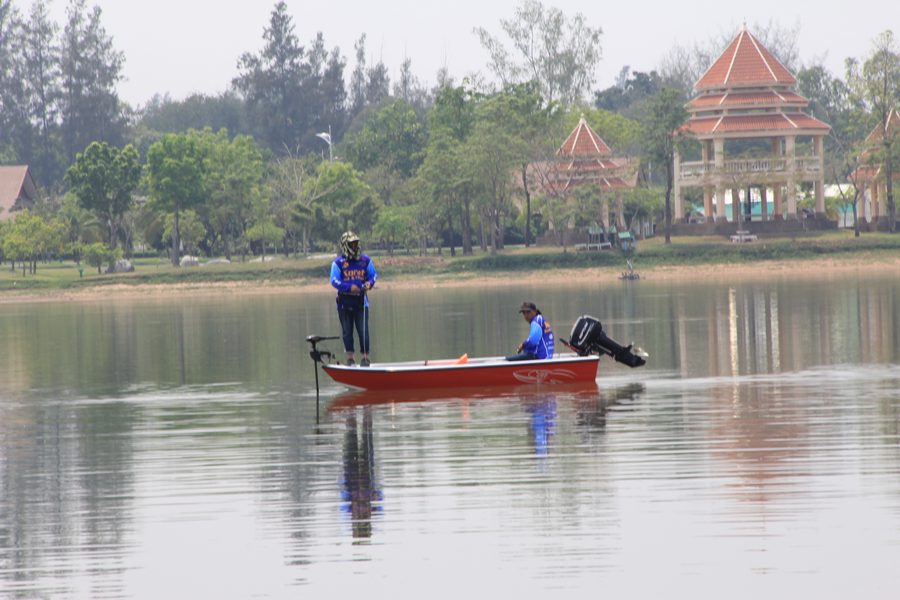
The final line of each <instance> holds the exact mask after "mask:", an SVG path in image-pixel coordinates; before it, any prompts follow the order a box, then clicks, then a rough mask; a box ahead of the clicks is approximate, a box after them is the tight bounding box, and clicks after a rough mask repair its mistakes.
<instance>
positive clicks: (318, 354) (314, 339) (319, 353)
mask: <svg viewBox="0 0 900 600" xmlns="http://www.w3.org/2000/svg"><path fill="white" fill-rule="evenodd" d="M336 339H338V337H337V336H330V337H328V336H323V335H308V336H306V341H307V342H309V345H310V346H312V349H311V350H310V351H309V357H310V358H311V359H313V362H317V363H320V362H325V361H323V360H322V359H323V358H334V354H333V353H331V352H329V351H328V350H319V349H318V348H316V344H318V343H319V342H324V341H325V340H336Z"/></svg>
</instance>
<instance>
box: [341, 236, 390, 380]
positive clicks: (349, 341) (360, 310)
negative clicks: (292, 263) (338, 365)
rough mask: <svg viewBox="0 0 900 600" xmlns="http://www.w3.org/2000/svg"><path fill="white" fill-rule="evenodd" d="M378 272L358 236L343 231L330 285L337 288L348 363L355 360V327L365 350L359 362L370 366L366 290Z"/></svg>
mask: <svg viewBox="0 0 900 600" xmlns="http://www.w3.org/2000/svg"><path fill="white" fill-rule="evenodd" d="M377 279H378V273H376V272H375V265H373V264H372V259H371V258H369V257H368V256H367V255H365V254H362V253H361V252H360V251H359V236H357V235H356V234H355V233H353V232H352V231H347V232H344V234H343V235H341V253H340V254H339V255H338V256H337V258H335V259H334V262H333V263H331V286H332V287H333V288H335V289H336V290H337V300H336V302H337V311H338V318H339V319H340V321H341V334H342V336H341V337H342V339H343V340H344V350H346V351H347V364H348V365H354V364H356V361H355V360H354V358H355V352H354V348H353V329H354V328H355V329H356V335H357V337H358V338H359V349H360V352H362V360H361V361H360V363H359V364H360V366H363V367H368V366H369V344H370V340H369V298H368V295H367V294H366V292H368V291H369V290H371V289H372V288H373V287H375V281H376V280H377Z"/></svg>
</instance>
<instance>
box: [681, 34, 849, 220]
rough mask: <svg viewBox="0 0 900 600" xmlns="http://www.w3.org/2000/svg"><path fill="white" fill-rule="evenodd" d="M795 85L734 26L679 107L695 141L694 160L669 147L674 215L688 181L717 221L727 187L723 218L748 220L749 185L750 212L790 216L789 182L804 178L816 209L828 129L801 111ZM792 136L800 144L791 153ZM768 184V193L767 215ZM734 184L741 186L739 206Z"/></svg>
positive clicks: (793, 200) (793, 199) (793, 210)
mask: <svg viewBox="0 0 900 600" xmlns="http://www.w3.org/2000/svg"><path fill="white" fill-rule="evenodd" d="M796 85H797V79H796V78H795V77H794V75H793V74H791V72H790V71H788V70H787V68H785V67H784V65H782V64H781V63H780V62H779V61H778V59H777V58H775V56H774V55H773V54H772V53H771V52H769V50H768V49H766V47H765V46H763V45H762V43H760V41H759V40H758V39H756V38H755V37H754V36H753V35H752V34H751V33H750V32H749V31H747V29H746V28H743V29H742V30H741V31H740V33H738V35H737V36H736V37H735V38H734V40H732V42H731V43H730V44H729V45H728V47H727V48H726V49H725V51H724V52H723V53H722V55H721V56H719V58H718V59H716V61H715V62H713V64H712V66H711V67H710V68H709V69H708V70H707V71H706V73H704V74H703V76H702V77H701V78H700V79H699V80H698V81H697V83H696V84H694V88H695V89H696V90H697V92H698V94H697V96H696V97H695V98H694V99H693V100H691V101H690V102H689V103H688V104H687V107H686V108H687V110H688V112H689V113H690V118H689V120H688V122H687V123H685V124H684V125H683V126H682V128H681V131H682V132H683V133H684V134H686V135H688V136H690V137H692V138H694V139H696V140H697V141H699V142H700V160H699V161H683V160H682V158H681V156H680V155H679V154H678V153H677V152H676V154H675V182H674V183H675V189H674V192H675V193H674V197H675V207H674V210H675V213H674V218H675V221H676V222H679V221H681V222H683V221H684V220H685V211H684V190H685V189H686V188H689V187H701V188H703V206H704V214H705V216H706V220H707V221H717V222H718V221H726V220H728V216H727V215H726V209H725V204H726V202H725V200H726V193H727V192H728V191H730V194H731V200H732V215H731V220H732V221H734V222H738V221H740V220H741V219H743V220H750V218H751V211H750V205H749V200H750V198H749V191H750V189H751V188H754V187H758V188H759V196H760V203H761V211H760V216H759V217H758V218H760V219H761V220H763V221H768V220H772V219H782V218H788V219H796V218H797V193H796V190H797V185H798V184H800V183H803V182H812V183H813V186H814V190H815V211H816V213H817V214H818V215H824V213H825V168H824V158H823V148H824V139H825V136H826V135H828V132H829V131H830V129H831V128H830V126H829V125H827V124H826V123H823V122H822V121H819V120H818V119H815V118H813V117H811V116H809V115H807V114H806V113H804V112H803V109H805V108H806V107H807V106H808V105H809V100H807V99H806V98H804V97H803V96H801V95H799V94H798V93H797V92H796V91H794V88H795V86H796ZM798 141H800V142H801V143H804V145H803V146H802V148H803V149H805V151H802V152H798ZM760 142H762V143H760ZM810 142H811V143H810ZM726 145H728V148H727V149H726ZM726 150H727V151H728V152H733V153H734V154H735V157H734V158H731V157H728V156H726ZM768 188H771V189H772V192H773V195H774V199H773V200H774V202H773V210H772V214H769V209H768V198H767V190H768ZM741 191H746V192H747V194H745V205H744V212H743V213H742V212H741V199H740V198H741ZM785 199H786V201H787V202H786V204H787V206H786V207H785V206H784V200H785ZM785 208H786V210H785Z"/></svg>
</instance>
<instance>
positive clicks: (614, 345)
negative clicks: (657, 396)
mask: <svg viewBox="0 0 900 600" xmlns="http://www.w3.org/2000/svg"><path fill="white" fill-rule="evenodd" d="M571 335H572V340H571V341H569V342H566V340H562V341H563V343H566V344H567V345H569V346H570V347H571V348H572V349H573V350H575V352H577V353H578V354H579V355H581V356H588V355H589V354H601V355H602V354H607V355H609V356H611V357H613V359H614V360H615V361H616V362H620V363H622V364H623V365H628V366H629V367H631V368H634V367H642V366H644V365H645V364H647V356H648V355H647V353H646V352H644V351H643V350H641V349H640V348H635V347H634V345H633V344H629V345H628V346H622V345H621V344H619V343H618V342H616V341H615V340H613V339H611V338H610V337H609V336H607V335H606V333H605V332H604V331H603V325H601V324H600V319H597V318H594V317H591V316H589V315H582V316H580V317H578V320H577V321H575V324H574V325H573V326H572V334H571Z"/></svg>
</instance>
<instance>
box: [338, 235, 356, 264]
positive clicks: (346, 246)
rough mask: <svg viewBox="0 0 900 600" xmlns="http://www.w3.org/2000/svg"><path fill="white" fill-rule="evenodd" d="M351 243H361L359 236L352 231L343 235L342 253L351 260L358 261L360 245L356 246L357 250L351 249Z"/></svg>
mask: <svg viewBox="0 0 900 600" xmlns="http://www.w3.org/2000/svg"><path fill="white" fill-rule="evenodd" d="M351 242H359V236H358V235H356V234H355V233H353V232H352V231H345V232H344V233H343V234H342V235H341V253H342V254H343V255H344V256H345V257H347V258H349V259H350V260H358V259H359V244H357V245H356V248H351V247H350V243H351Z"/></svg>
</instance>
